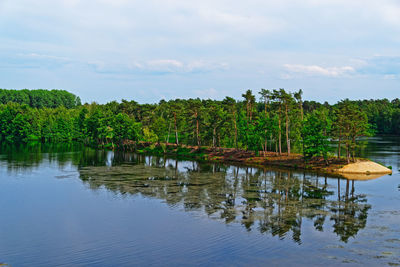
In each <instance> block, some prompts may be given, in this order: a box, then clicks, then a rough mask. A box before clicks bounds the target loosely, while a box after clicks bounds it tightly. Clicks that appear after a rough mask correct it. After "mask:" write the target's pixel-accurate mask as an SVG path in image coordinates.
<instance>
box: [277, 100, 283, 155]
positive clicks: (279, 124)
mask: <svg viewBox="0 0 400 267" xmlns="http://www.w3.org/2000/svg"><path fill="white" fill-rule="evenodd" d="M280 114H281V107H279V115H278V126H279V130H278V142H279V155H280V154H282V136H281V135H282V133H281V132H282V127H281V117H280Z"/></svg>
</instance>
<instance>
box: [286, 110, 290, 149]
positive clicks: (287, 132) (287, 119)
mask: <svg viewBox="0 0 400 267" xmlns="http://www.w3.org/2000/svg"><path fill="white" fill-rule="evenodd" d="M285 116H286V145H287V154H288V156H290V139H289V115H288V104H287V103H286V105H285Z"/></svg>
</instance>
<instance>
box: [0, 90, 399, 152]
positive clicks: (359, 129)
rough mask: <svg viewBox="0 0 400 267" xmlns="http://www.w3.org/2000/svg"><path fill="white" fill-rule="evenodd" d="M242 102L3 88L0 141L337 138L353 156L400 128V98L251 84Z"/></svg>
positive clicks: (289, 145)
mask: <svg viewBox="0 0 400 267" xmlns="http://www.w3.org/2000/svg"><path fill="white" fill-rule="evenodd" d="M242 96H243V99H242V100H241V101H237V100H235V99H233V98H230V97H226V98H225V99H224V100H222V101H217V100H210V99H208V100H200V99H187V100H183V99H176V100H170V101H165V100H161V101H160V102H159V103H158V104H138V103H137V102H135V101H126V100H122V102H121V103H118V102H115V101H113V102H110V103H107V104H104V105H99V104H96V103H92V104H84V105H80V100H79V98H78V97H76V96H74V95H73V94H70V93H68V92H66V91H58V90H52V91H45V90H32V91H29V90H21V91H15V90H0V103H2V104H0V140H3V141H8V142H23V141H28V140H41V141H43V142H55V141H71V140H77V141H82V142H85V143H91V144H96V145H112V146H114V145H117V146H118V145H121V144H123V143H124V142H131V141H145V142H152V143H155V142H160V143H164V142H169V143H176V144H186V145H202V146H213V147H235V148H238V149H247V150H253V151H257V152H267V151H276V152H278V153H284V152H285V153H287V154H290V153H291V150H294V151H296V152H301V153H304V155H305V157H306V158H311V157H314V156H324V157H325V158H326V157H327V156H328V153H329V146H328V141H329V140H331V139H335V140H338V141H339V142H338V146H339V149H338V150H339V153H340V150H341V149H342V152H343V151H345V152H346V157H347V158H348V159H350V158H351V157H354V151H355V149H356V148H357V142H356V140H357V138H358V137H360V136H366V135H371V134H373V133H374V132H376V133H382V134H390V133H393V134H400V126H399V125H400V124H399V122H400V101H399V100H398V99H396V100H393V101H392V102H389V101H388V100H364V101H349V100H344V101H341V102H339V103H337V104H335V105H329V104H328V103H326V102H325V103H324V104H320V103H318V102H314V101H304V102H303V100H302V91H301V90H299V91H298V92H295V93H290V92H287V91H285V90H284V89H279V90H271V91H270V90H265V89H261V91H260V92H259V94H258V97H257V96H256V95H254V94H253V92H252V91H251V90H247V91H246V92H245V93H244V94H243V95H242Z"/></svg>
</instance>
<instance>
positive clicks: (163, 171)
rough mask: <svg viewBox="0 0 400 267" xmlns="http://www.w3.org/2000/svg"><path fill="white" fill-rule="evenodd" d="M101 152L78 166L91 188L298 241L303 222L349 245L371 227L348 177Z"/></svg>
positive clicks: (362, 200) (364, 205) (361, 199)
mask: <svg viewBox="0 0 400 267" xmlns="http://www.w3.org/2000/svg"><path fill="white" fill-rule="evenodd" d="M102 155H103V158H101V157H99V154H95V155H93V156H94V157H93V158H92V159H91V160H88V158H87V157H84V158H83V159H84V162H80V164H79V166H80V167H79V168H78V171H79V175H80V179H82V181H84V182H85V183H86V184H87V185H88V186H89V187H90V188H91V189H93V190H96V189H99V188H103V187H104V188H106V189H108V190H110V191H112V192H114V193H116V194H121V195H131V196H133V195H137V194H140V195H142V196H145V197H151V198H157V199H162V200H164V201H165V202H166V203H167V204H168V205H170V206H173V207H182V209H184V210H185V211H196V212H200V213H203V214H206V215H207V216H208V217H210V218H213V219H218V220H222V221H224V222H225V223H227V224H229V223H233V222H236V223H240V224H242V225H243V226H244V227H245V228H246V229H247V230H248V231H254V230H257V231H259V232H260V233H263V234H270V235H272V236H278V237H279V238H281V239H283V238H286V237H287V236H290V237H291V239H292V240H293V241H294V242H296V243H301V235H302V223H303V220H311V221H312V222H313V225H314V229H315V230H316V231H333V232H334V233H335V234H336V235H338V236H339V238H340V240H342V241H343V242H347V241H348V240H349V238H351V237H355V236H356V235H357V233H358V232H359V230H360V229H363V228H364V227H365V225H366V221H367V216H368V210H369V209H370V208H371V206H370V205H369V204H367V199H366V196H365V195H363V194H359V193H357V192H356V189H355V182H354V181H349V180H341V179H338V178H328V177H319V176H316V175H311V174H306V173H299V172H292V171H277V170H267V169H264V170H262V169H257V168H250V167H237V166H225V165H221V164H205V163H198V162H190V161H177V160H173V159H167V158H160V157H153V156H143V155H136V154H132V153H115V154H114V153H113V152H106V153H104V154H102ZM99 160H100V161H101V162H102V164H100V162H99Z"/></svg>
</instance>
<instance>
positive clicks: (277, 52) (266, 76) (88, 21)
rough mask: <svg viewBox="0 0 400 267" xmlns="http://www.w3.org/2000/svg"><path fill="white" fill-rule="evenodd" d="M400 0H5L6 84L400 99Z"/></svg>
mask: <svg viewBox="0 0 400 267" xmlns="http://www.w3.org/2000/svg"><path fill="white" fill-rule="evenodd" d="M399 85H400V2H399V1H394V0H393V1H391V0H380V1H372V0H323V1H320V0H280V1H276V0H247V1H228V0H226V1H225V0H202V1H190V0H182V1H179V0H162V1H157V0H146V1H143V0H142V1H135V0H82V1H80V0H37V1H31V0H0V88H8V89H21V88H30V89H36V88H44V89H52V88H58V89H65V90H68V91H71V92H73V93H75V94H77V95H80V96H81V98H82V100H83V101H87V102H91V101H97V102H100V103H105V102H107V101H111V100H121V99H128V100H131V99H134V100H136V101H138V102H140V103H144V102H150V103H153V102H158V101H159V100H160V99H162V98H164V99H171V98H189V97H192V98H194V97H200V98H216V99H222V98H223V97H225V96H227V95H228V96H232V97H234V98H237V99H239V98H240V96H241V94H242V93H243V91H244V90H245V89H252V90H253V91H258V90H259V89H260V88H266V89H272V88H285V89H288V90H297V89H299V88H302V89H303V91H304V98H306V99H312V100H318V101H325V100H328V101H329V102H335V101H337V100H340V99H343V98H351V99H365V98H389V99H392V98H396V97H400V86H399Z"/></svg>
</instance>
